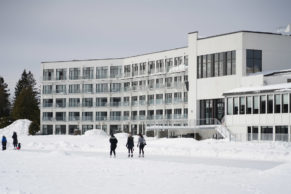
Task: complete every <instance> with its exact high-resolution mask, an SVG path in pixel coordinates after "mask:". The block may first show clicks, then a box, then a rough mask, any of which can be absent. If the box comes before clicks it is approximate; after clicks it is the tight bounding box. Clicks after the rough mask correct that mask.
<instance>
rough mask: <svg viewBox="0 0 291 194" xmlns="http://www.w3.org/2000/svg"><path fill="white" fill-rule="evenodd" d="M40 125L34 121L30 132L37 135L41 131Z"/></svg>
mask: <svg viewBox="0 0 291 194" xmlns="http://www.w3.org/2000/svg"><path fill="white" fill-rule="evenodd" d="M39 130H40V127H39V125H38V123H37V122H36V121H32V122H31V124H30V126H29V134H30V135H35V134H36V133H37V132H39Z"/></svg>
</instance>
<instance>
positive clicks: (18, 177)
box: [0, 121, 291, 194]
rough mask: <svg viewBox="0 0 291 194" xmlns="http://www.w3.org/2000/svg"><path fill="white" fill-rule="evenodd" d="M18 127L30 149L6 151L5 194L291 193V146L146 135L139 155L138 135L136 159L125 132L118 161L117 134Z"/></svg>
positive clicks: (1, 168) (0, 159) (1, 173)
mask: <svg viewBox="0 0 291 194" xmlns="http://www.w3.org/2000/svg"><path fill="white" fill-rule="evenodd" d="M16 122H18V124H17V126H18V127H19V128H17V127H14V128H13V130H14V131H16V132H19V134H20V135H19V141H20V142H21V143H22V149H21V150H20V151H18V150H13V148H12V146H11V144H9V146H8V150H6V151H1V152H0V193H1V194H2V193H4V194H6V193H7V194H11V193H21V194H22V193H25V194H26V193H31V194H38V193H42V194H49V193H62V194H64V193H70V194H71V193H72V194H74V193H102V194H103V193H115V194H116V193H126V194H131V193H134V194H136V193H159V194H160V193H167V194H168V193H170V194H171V193H178V194H180V193H216V194H220V193H243V194H245V193H262V194H268V193H280V194H281V193H282V194H285V193H286V194H287V193H288V194H289V193H291V186H290V183H289V182H290V180H291V159H290V151H291V147H290V144H289V143H283V142H261V143H255V142H227V141H224V140H205V141H196V140H193V139H186V138H176V139H166V138H163V139H155V138H148V137H146V141H147V145H146V146H145V158H138V148H137V147H136V143H137V142H136V141H137V137H136V136H135V151H134V158H128V157H127V149H126V147H125V145H126V139H127V134H125V133H120V134H116V137H117V139H118V146H117V157H116V158H110V157H109V136H108V135H107V134H105V133H104V132H102V131H100V130H92V131H88V132H87V133H86V134H85V135H83V136H68V135H59V136H58V135H50V136H28V135H26V134H27V133H26V134H25V131H26V129H25V125H24V123H26V122H27V121H21V122H20V121H16ZM21 123H22V124H21ZM15 125H16V124H14V126H15ZM8 130H9V131H11V127H8V128H5V129H2V130H1V129H0V134H1V133H5V134H7V133H8ZM12 132H13V131H12ZM11 136H12V134H11ZM11 136H10V135H9V136H8V135H7V139H8V142H9V143H11V142H12V138H11Z"/></svg>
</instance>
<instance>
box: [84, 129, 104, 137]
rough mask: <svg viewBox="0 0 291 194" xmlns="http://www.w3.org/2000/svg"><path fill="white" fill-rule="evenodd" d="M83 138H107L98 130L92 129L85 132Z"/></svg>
mask: <svg viewBox="0 0 291 194" xmlns="http://www.w3.org/2000/svg"><path fill="white" fill-rule="evenodd" d="M85 136H99V137H106V138H108V135H107V134H106V133H105V132H104V131H102V130H100V129H92V130H89V131H86V132H85Z"/></svg>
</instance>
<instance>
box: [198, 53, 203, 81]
mask: <svg viewBox="0 0 291 194" xmlns="http://www.w3.org/2000/svg"><path fill="white" fill-rule="evenodd" d="M197 78H202V56H198V57H197Z"/></svg>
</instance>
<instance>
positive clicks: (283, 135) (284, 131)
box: [275, 125, 288, 141]
mask: <svg viewBox="0 0 291 194" xmlns="http://www.w3.org/2000/svg"><path fill="white" fill-rule="evenodd" d="M275 132H276V134H275V140H276V141H288V126H287V125H283V126H276V127H275Z"/></svg>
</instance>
